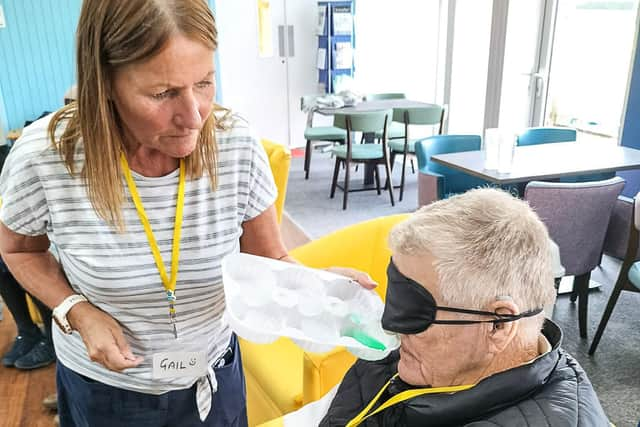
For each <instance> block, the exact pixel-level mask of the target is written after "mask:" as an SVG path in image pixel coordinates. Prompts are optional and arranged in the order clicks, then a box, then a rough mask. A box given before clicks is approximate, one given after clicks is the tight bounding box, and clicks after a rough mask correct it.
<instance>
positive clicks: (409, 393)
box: [346, 374, 475, 427]
mask: <svg viewBox="0 0 640 427" xmlns="http://www.w3.org/2000/svg"><path fill="white" fill-rule="evenodd" d="M397 376H398V374H395V375H394V376H393V377H391V379H390V380H389V381H387V383H386V384H385V385H384V386H383V387H382V388H381V389H380V391H379V392H378V394H376V395H375V397H374V398H373V399H372V400H371V402H369V404H368V405H367V406H366V407H365V408H364V409H363V410H362V412H360V413H359V414H358V415H356V417H355V418H354V419H352V420H351V421H349V423H348V424H347V425H346V427H356V426H358V425H360V424H361V423H362V422H363V421H364V420H366V419H367V418H369V417H371V416H373V415H375V414H378V413H380V412H382V411H384V410H385V409H387V408H388V407H390V406H393V405H395V404H396V403H400V402H402V401H405V400H409V399H413V398H414V397H417V396H421V395H424V394H435V393H456V392H458V391H463V390H468V389H470V388H471V387H473V386H474V385H475V384H469V385H457V386H452V387H436V388H417V389H413V390H406V391H403V392H401V393H398V394H396V395H395V396H393V397H392V398H391V399H389V400H387V401H386V402H384V403H383V404H381V405H380V406H378V408H377V409H376V410H375V411H373V412H371V413H370V414H368V415H367V413H368V412H369V411H370V410H371V408H373V406H374V405H375V404H376V402H377V401H378V399H380V396H382V393H384V391H385V390H386V389H387V387H389V384H391V381H393V380H394V379H395V378H396V377H397Z"/></svg>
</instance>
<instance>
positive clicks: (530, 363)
mask: <svg viewBox="0 0 640 427" xmlns="http://www.w3.org/2000/svg"><path fill="white" fill-rule="evenodd" d="M389 243H390V247H391V251H392V259H391V262H390V263H389V267H388V271H387V274H388V279H389V281H388V288H387V297H386V302H385V310H384V314H383V317H382V325H383V327H384V328H385V329H386V330H388V331H390V332H394V333H397V334H399V336H400V341H401V347H400V349H399V350H398V351H394V352H392V353H391V354H390V355H389V356H388V357H387V358H386V359H384V360H381V361H377V362H367V361H364V360H359V361H357V362H356V363H355V365H353V366H352V367H351V369H350V370H349V371H348V372H347V374H346V376H345V377H344V379H343V381H342V383H341V384H340V385H339V387H337V390H336V389H334V390H333V392H332V393H331V396H327V397H326V399H323V400H324V401H326V402H327V404H328V403H329V402H330V404H328V407H323V408H321V406H322V400H321V401H319V402H316V403H314V404H312V405H313V411H307V415H308V414H309V413H314V414H316V419H315V420H313V421H312V422H309V423H306V424H305V425H316V424H317V422H318V420H320V419H321V421H320V424H319V425H320V426H323V427H329V426H349V427H352V426H356V425H360V426H394V427H395V426H464V425H473V426H560V425H563V426H564V425H573V426H576V425H577V426H607V425H609V423H608V421H607V418H606V416H605V414H604V411H603V410H602V407H601V406H600V402H599V401H598V398H597V397H596V394H595V392H594V390H593V388H592V386H591V383H590V382H589V380H588V379H587V376H586V374H585V372H584V371H583V370H582V368H581V367H580V366H579V364H578V363H577V362H576V360H575V359H573V358H572V357H571V356H570V355H569V354H567V353H566V352H565V351H564V350H562V349H561V348H560V342H561V338H562V333H561V331H560V329H559V328H558V326H557V325H555V324H554V323H553V322H551V321H550V320H545V319H544V313H543V311H542V309H543V307H544V306H546V305H548V304H552V303H553V301H554V298H555V289H554V283H553V274H552V265H553V263H552V256H551V250H550V246H549V237H548V234H547V230H546V227H545V226H544V224H543V223H542V222H541V221H540V219H539V218H538V217H537V215H536V214H535V213H534V212H533V211H532V210H531V209H530V208H529V206H528V205H527V204H526V203H525V202H523V201H520V200H518V199H515V198H513V197H511V196H510V195H508V194H506V193H504V192H501V191H498V190H491V189H479V190H472V191H469V192H467V193H465V194H462V195H459V196H455V197H452V198H450V199H447V200H442V201H439V202H436V203H433V204H430V205H428V206H425V207H423V208H422V209H420V210H419V211H417V212H416V213H415V214H413V215H412V216H411V217H410V218H409V219H408V220H406V221H404V222H402V223H400V224H398V225H396V227H395V228H394V229H393V230H392V231H391V233H390V237H389ZM320 408H321V409H320ZM305 409H306V407H305V408H302V409H301V410H300V412H301V414H300V415H303V414H304V412H305ZM298 420H300V421H301V420H302V419H301V418H298V419H297V420H296V413H293V414H291V415H290V416H287V417H285V425H301V424H297V421H298ZM307 420H309V421H311V420H310V419H309V418H307ZM290 423H291V424H290Z"/></svg>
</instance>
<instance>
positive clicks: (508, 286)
mask: <svg viewBox="0 0 640 427" xmlns="http://www.w3.org/2000/svg"><path fill="white" fill-rule="evenodd" d="M389 246H390V248H391V250H392V252H393V253H400V254H404V255H410V256H415V255H418V256H419V255H420V254H424V253H430V254H431V255H432V256H433V257H434V258H435V262H434V269H435V271H436V272H437V274H438V282H439V283H438V287H439V290H440V292H441V294H442V298H443V301H442V304H445V305H448V306H453V307H466V308H474V309H483V308H485V307H486V306H487V305H488V304H490V303H491V302H493V301H495V300H496V299H497V298H499V297H501V296H505V295H507V296H510V297H511V298H512V299H513V301H514V302H515V303H516V304H517V305H518V307H520V310H521V311H525V310H531V309H535V308H541V307H544V306H545V305H547V304H549V303H551V302H553V300H554V298H555V288H554V284H553V273H552V265H553V264H552V257H551V250H550V245H549V234H548V232H547V228H546V227H545V225H544V224H543V223H542V221H540V218H538V215H536V213H535V212H533V210H532V209H531V208H530V207H529V205H528V204H527V203H526V202H524V201H522V200H519V199H516V198H515V197H513V196H511V195H509V194H508V193H506V192H504V191H500V190H494V189H487V188H484V189H476V190H472V191H468V192H466V193H464V194H461V195H458V196H454V197H451V198H449V199H446V200H441V201H438V202H435V203H432V204H430V205H427V206H425V207H423V208H421V209H419V210H418V211H416V212H415V213H414V214H413V215H411V216H410V217H409V219H407V220H406V221H403V222H401V223H399V224H397V225H396V226H395V227H394V228H393V229H392V230H391V233H390V235H389ZM539 321H540V322H542V316H540V319H539Z"/></svg>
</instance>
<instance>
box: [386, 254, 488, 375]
mask: <svg viewBox="0 0 640 427" xmlns="http://www.w3.org/2000/svg"><path fill="white" fill-rule="evenodd" d="M434 260H435V259H434V258H433V257H432V256H431V255H429V254H427V255H424V254H422V255H419V256H408V255H401V254H394V255H393V262H394V264H395V265H396V267H397V269H398V270H399V271H400V272H401V273H402V274H403V275H405V276H407V277H408V278H410V279H413V280H415V281H416V282H418V283H420V284H421V285H422V286H424V287H425V288H426V289H427V291H429V292H430V293H431V294H432V295H433V298H434V299H435V302H436V304H437V305H447V304H443V302H442V296H441V293H440V290H439V286H440V285H439V281H438V276H437V273H436V271H435V269H434V267H433V262H434ZM453 305H454V304H453ZM474 308H475V307H474ZM473 318H474V317H472V316H471V317H470V316H469V315H463V314H462V315H461V314H458V313H449V312H445V311H438V312H437V314H436V319H466V320H468V319H473ZM491 328H492V325H491V324H472V325H437V324H434V325H431V326H430V327H429V328H427V329H426V330H425V331H423V332H420V333H417V334H412V335H405V334H401V335H400V343H401V344H400V362H399V364H398V374H399V376H400V378H401V379H402V380H403V381H404V382H406V383H408V384H411V385H414V386H427V385H429V386H432V387H441V386H449V385H460V384H461V382H460V381H463V379H466V378H468V376H469V374H471V373H475V372H478V370H481V369H482V367H483V366H486V365H487V363H488V361H490V359H491V355H489V354H488V352H487V351H488V348H489V347H488V341H487V336H488V333H489V331H490V330H491Z"/></svg>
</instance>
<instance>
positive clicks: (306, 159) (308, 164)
mask: <svg viewBox="0 0 640 427" xmlns="http://www.w3.org/2000/svg"><path fill="white" fill-rule="evenodd" d="M312 149H313V147H312V146H311V141H310V140H308V139H307V146H306V148H305V149H304V179H309V169H310V168H311V150H312Z"/></svg>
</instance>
